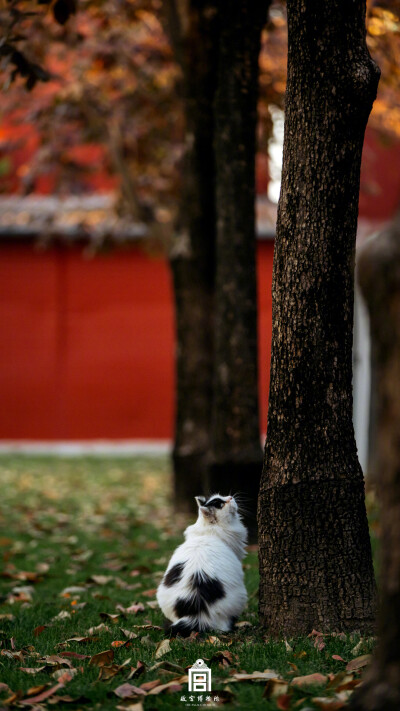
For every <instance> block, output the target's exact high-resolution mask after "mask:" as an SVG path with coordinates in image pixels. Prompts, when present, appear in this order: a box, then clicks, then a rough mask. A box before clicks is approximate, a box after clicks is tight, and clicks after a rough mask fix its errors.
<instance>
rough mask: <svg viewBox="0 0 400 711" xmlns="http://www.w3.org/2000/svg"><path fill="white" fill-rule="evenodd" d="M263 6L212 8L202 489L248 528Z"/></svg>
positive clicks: (253, 470) (255, 464)
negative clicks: (239, 501) (213, 258)
mask: <svg viewBox="0 0 400 711" xmlns="http://www.w3.org/2000/svg"><path fill="white" fill-rule="evenodd" d="M268 5H269V3H267V2H265V1H263V2H259V0H250V2H249V1H248V0H237V1H236V2H234V3H232V2H229V0H224V1H223V2H220V3H219V11H220V17H221V23H220V36H219V61H218V85H217V91H216V99H215V161H216V205H217V250H216V255H217V271H216V291H215V331H214V333H215V364H214V392H213V408H212V439H211V461H210V468H209V477H208V484H209V488H210V489H211V490H213V491H216V490H218V491H220V492H221V493H223V494H227V493H229V491H232V493H237V492H241V493H242V494H243V498H244V503H245V504H246V507H247V509H248V510H249V515H248V516H247V521H246V523H247V524H248V525H250V527H251V528H252V529H253V530H254V529H255V526H256V507H257V495H258V488H259V480H260V475H261V467H262V451H261V446H260V430H259V408H258V369H257V359H258V351H257V284H256V265H255V213H254V211H255V129H256V118H257V96H258V55H259V49H260V36H261V30H262V27H263V24H264V22H265V20H266V13H267V7H268Z"/></svg>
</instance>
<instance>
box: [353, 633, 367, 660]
mask: <svg viewBox="0 0 400 711" xmlns="http://www.w3.org/2000/svg"><path fill="white" fill-rule="evenodd" d="M363 646H364V639H363V637H361V639H360V641H359V642H357V644H356V646H355V647H353V649H352V650H351V653H352V655H353V657H355V656H356V655H357V654H358V653H359V652H360V651H361V649H362V648H363Z"/></svg>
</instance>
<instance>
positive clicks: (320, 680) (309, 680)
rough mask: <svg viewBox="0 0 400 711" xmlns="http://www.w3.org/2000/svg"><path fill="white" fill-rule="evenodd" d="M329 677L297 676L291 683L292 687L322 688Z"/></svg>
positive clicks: (317, 674) (316, 675) (318, 675)
mask: <svg viewBox="0 0 400 711" xmlns="http://www.w3.org/2000/svg"><path fill="white" fill-rule="evenodd" d="M327 681H328V677H327V676H325V675H324V674H319V673H318V672H316V673H315V674H306V676H295V677H294V679H292V681H291V682H290V683H291V685H292V686H300V687H303V686H320V685H322V684H326V682H327Z"/></svg>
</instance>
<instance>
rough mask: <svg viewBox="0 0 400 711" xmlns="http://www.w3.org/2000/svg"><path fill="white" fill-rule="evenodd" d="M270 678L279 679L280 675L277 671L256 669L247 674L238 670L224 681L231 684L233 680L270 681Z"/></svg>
mask: <svg viewBox="0 0 400 711" xmlns="http://www.w3.org/2000/svg"><path fill="white" fill-rule="evenodd" d="M268 679H277V680H278V681H279V676H278V674H277V673H276V672H275V671H272V670H271V671H270V670H267V671H263V672H259V671H254V672H252V673H251V674H245V673H242V672H237V673H236V674H232V676H230V677H229V679H224V683H226V684H229V683H230V682H231V681H268Z"/></svg>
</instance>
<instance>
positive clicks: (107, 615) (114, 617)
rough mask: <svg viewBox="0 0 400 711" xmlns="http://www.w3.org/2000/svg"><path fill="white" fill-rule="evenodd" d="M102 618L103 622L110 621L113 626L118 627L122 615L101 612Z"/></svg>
mask: <svg viewBox="0 0 400 711" xmlns="http://www.w3.org/2000/svg"><path fill="white" fill-rule="evenodd" d="M100 617H101V618H102V620H109V621H110V622H112V624H113V625H116V624H117V622H118V620H119V618H120V615H111V614H110V613H109V612H100Z"/></svg>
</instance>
